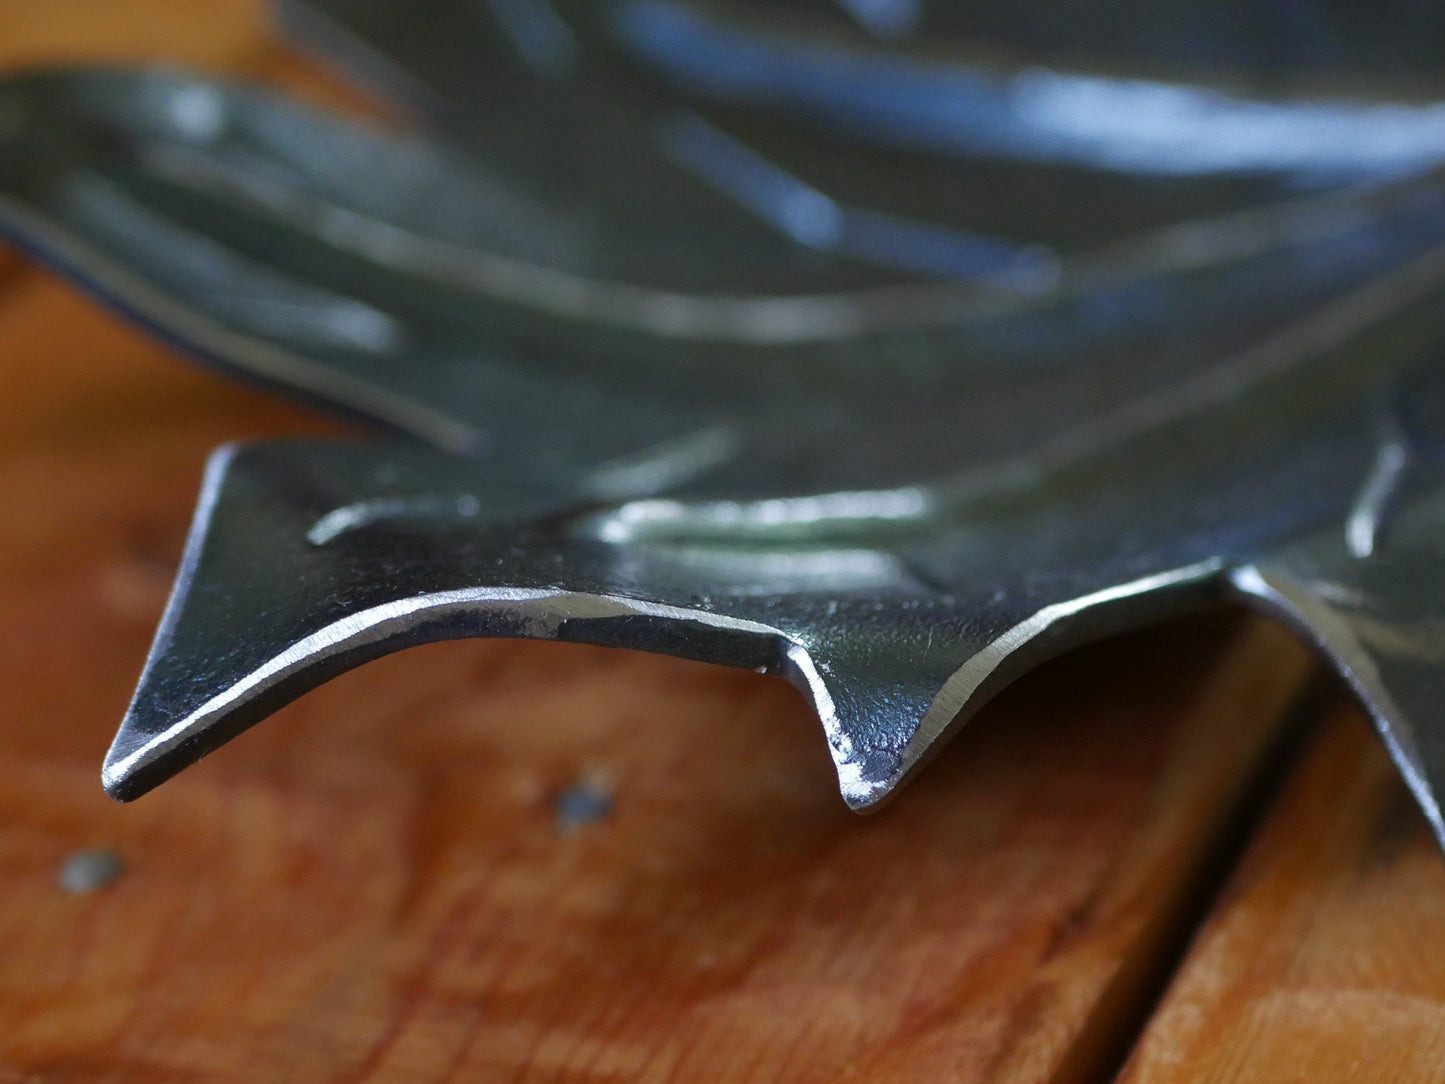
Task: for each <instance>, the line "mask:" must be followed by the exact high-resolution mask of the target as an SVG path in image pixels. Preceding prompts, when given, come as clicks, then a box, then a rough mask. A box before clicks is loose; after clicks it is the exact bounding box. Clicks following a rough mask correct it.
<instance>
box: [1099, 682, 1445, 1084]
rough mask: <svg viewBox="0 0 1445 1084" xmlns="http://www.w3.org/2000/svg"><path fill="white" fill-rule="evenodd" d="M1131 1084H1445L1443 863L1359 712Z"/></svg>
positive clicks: (1340, 723)
mask: <svg viewBox="0 0 1445 1084" xmlns="http://www.w3.org/2000/svg"><path fill="white" fill-rule="evenodd" d="M1124 1080H1125V1081H1127V1082H1128V1084H1144V1082H1148V1084H1167V1082H1171V1081H1190V1082H1209V1084H1215V1082H1217V1084H1224V1082H1230V1084H1246V1082H1256V1081H1258V1082H1261V1084H1262V1082H1265V1081H1270V1082H1275V1081H1346V1080H1348V1081H1361V1082H1364V1081H1368V1082H1378V1084H1384V1082H1387V1081H1388V1082H1392V1084H1394V1082H1398V1084H1404V1082H1407V1081H1408V1082H1418V1081H1434V1080H1445V863H1442V862H1441V859H1440V852H1439V849H1438V848H1437V847H1436V845H1435V843H1434V840H1433V839H1432V838H1431V836H1430V833H1429V829H1428V827H1427V825H1426V824H1425V819H1424V817H1423V816H1422V815H1421V814H1420V812H1419V810H1418V809H1417V808H1416V806H1415V804H1414V802H1413V801H1412V800H1411V798H1410V795H1409V793H1408V792H1407V791H1406V789H1405V786H1404V784H1403V783H1402V782H1401V780H1400V778H1399V776H1398V775H1397V774H1396V772H1395V770H1394V768H1393V767H1391V766H1390V764H1389V762H1388V760H1387V759H1386V756H1385V753H1384V750H1383V748H1382V747H1381V745H1380V742H1379V740H1378V739H1377V738H1376V737H1375V736H1374V735H1373V734H1372V733H1371V732H1370V730H1369V727H1368V726H1367V724H1366V723H1365V721H1364V719H1363V718H1361V717H1360V716H1359V714H1358V713H1357V712H1356V711H1354V710H1353V709H1347V708H1344V707H1341V708H1339V709H1337V710H1336V711H1335V712H1334V713H1333V714H1332V716H1331V718H1330V721H1329V725H1328V727H1327V728H1326V729H1325V730H1324V732H1323V733H1322V734H1321V736H1320V738H1319V740H1318V742H1317V744H1316V745H1315V747H1314V749H1313V750H1312V752H1311V755H1310V756H1309V758H1308V760H1307V761H1306V762H1305V763H1304V764H1303V765H1302V766H1301V768H1300V769H1299V770H1298V771H1297V772H1296V773H1295V775H1294V777H1293V778H1292V780H1291V781H1290V783H1289V785H1288V787H1287V788H1286V790H1285V792H1284V794H1283V795H1282V797H1281V798H1280V800H1279V803H1278V805H1277V807H1276V808H1275V809H1274V811H1273V812H1272V814H1271V816H1270V818H1269V820H1268V822H1267V823H1266V825H1265V826H1264V829H1263V831H1262V832H1261V833H1260V834H1259V836H1258V837H1257V839H1256V840H1255V842H1254V844H1253V846H1252V848H1251V850H1250V852H1249V854H1248V856H1247V858H1246V860H1245V862H1244V864H1243V866H1242V867H1241V869H1240V870H1239V872H1238V874H1237V875H1236V876H1235V878H1234V879H1233V881H1232V883H1231V884H1230V886H1229V889H1228V891H1227V894H1226V895H1225V897H1224V899H1223V900H1222V901H1221V903H1220V906H1219V908H1218V910H1217V912H1216V913H1215V915H1214V917H1213V918H1212V919H1211V921H1210V922H1209V923H1208V925H1207V926H1206V927H1205V929H1204V930H1203V932H1202V933H1201V935H1200V938H1199V941H1198V944H1197V946H1196V947H1195V949H1194V950H1193V951H1192V953H1191V954H1190V956H1189V957H1188V959H1187V961H1186V963H1185V966H1184V968H1183V970H1182V971H1181V973H1180V974H1179V976H1178V978H1177V980H1176V981H1175V983H1174V984H1173V986H1172V988H1171V990H1170V991H1169V994H1168V996H1167V998H1166V999H1165V1001H1164V1003H1163V1006H1162V1010H1161V1012H1160V1013H1159V1015H1158V1016H1157V1017H1155V1019H1154V1020H1153V1021H1152V1023H1151V1024H1150V1026H1149V1028H1148V1030H1147V1032H1146V1033H1145V1035H1144V1038H1143V1041H1142V1042H1141V1044H1140V1047H1139V1049H1138V1051H1137V1052H1136V1054H1135V1056H1134V1058H1133V1059H1132V1063H1131V1065H1130V1066H1129V1070H1128V1072H1127V1073H1126V1074H1125V1076H1124Z"/></svg>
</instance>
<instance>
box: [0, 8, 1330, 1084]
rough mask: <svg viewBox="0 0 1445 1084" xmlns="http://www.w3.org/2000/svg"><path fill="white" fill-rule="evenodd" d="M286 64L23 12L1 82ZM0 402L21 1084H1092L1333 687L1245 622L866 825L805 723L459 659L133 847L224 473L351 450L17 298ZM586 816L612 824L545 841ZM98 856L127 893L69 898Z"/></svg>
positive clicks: (1123, 674)
mask: <svg viewBox="0 0 1445 1084" xmlns="http://www.w3.org/2000/svg"><path fill="white" fill-rule="evenodd" d="M17 11H21V12H22V15H17V14H16V12H17ZM77 11H79V12H81V13H82V15H76V14H75V12H77ZM7 20H8V22H7ZM22 24H23V25H22ZM82 24H84V25H82ZM7 34H8V35H9V36H7ZM261 35H262V31H261V28H260V27H259V25H258V24H257V22H256V13H255V12H254V11H252V10H251V9H249V8H244V7H241V6H239V5H230V4H218V5H206V6H202V5H199V4H197V5H190V4H186V5H181V4H177V3H170V4H165V3H162V2H161V0H146V2H145V3H144V4H136V5H128V6H121V5H100V4H98V3H88V4H85V5H79V6H77V5H74V4H71V5H66V4H60V3H56V4H50V5H39V4H27V5H22V6H21V7H20V8H16V7H14V6H12V7H9V8H3V9H0V59H6V60H11V59H28V58H32V57H36V56H40V55H42V54H44V55H61V54H64V55H67V56H73V55H95V54H96V53H97V52H98V51H104V50H110V54H109V55H137V56H138V55H159V54H161V53H165V54H166V55H169V56H172V57H179V58H184V59H190V60H195V61H197V62H200V63H205V64H211V65H214V66H231V67H236V66H245V67H247V68H248V69H249V70H252V71H256V72H261V73H263V74H266V75H268V76H269V77H271V78H275V79H278V80H297V79H300V78H301V77H300V75H299V73H298V69H297V68H296V67H295V62H294V61H292V60H288V59H284V58H282V57H281V56H280V54H278V53H274V52H269V51H267V50H266V49H263V48H261V47H259V46H256V45H254V44H253V43H254V42H256V41H258V40H259V39H260V37H261ZM17 43H18V44H17ZM47 50H48V52H47ZM306 82H307V83H308V85H309V88H310V89H308V91H307V92H308V93H310V94H313V95H315V96H319V97H322V98H325V99H328V100H332V99H333V97H334V94H335V92H334V91H333V90H331V89H328V88H327V85H326V84H325V83H324V81H322V82H314V81H312V80H310V79H309V77H307V79H306ZM346 99H347V96H346V95H344V94H343V95H342V96H341V99H337V100H346ZM0 371H4V372H5V373H6V376H7V386H6V387H7V391H6V395H5V396H4V397H3V398H0V508H3V509H4V510H5V517H4V519H3V520H0V601H3V605H0V689H3V690H4V693H5V696H4V700H3V709H0V878H3V882H4V884H5V885H6V891H5V892H4V893H0V1079H4V1078H5V1077H6V1076H7V1074H8V1076H10V1077H13V1078H17V1079H30V1078H35V1077H38V1078H42V1079H94V1078H97V1077H100V1078H104V1079H107V1080H135V1081H153V1080H171V1079H193V1078H194V1079H206V1080H214V1079H219V1080H238V1081H240V1080H245V1081H254V1080H279V1079H296V1080H308V1081H309V1080H317V1079H333V1080H411V1079H438V1078H446V1077H452V1078H457V1079H497V1078H508V1077H519V1078H527V1079H552V1078H555V1077H557V1076H565V1077H567V1078H570V1079H598V1080H602V1079H618V1080H631V1079H659V1080H660V1079H675V1080H689V1081H690V1080H699V1079H718V1078H723V1077H748V1078H752V1079H765V1080H766V1079H787V1080H834V1079H838V1078H840V1077H846V1076H849V1075H852V1076H854V1077H855V1078H857V1079H867V1080H875V1079H878V1080H884V1079H892V1080H909V1081H915V1080H931V1079H958V1080H1016V1081H1022V1080H1035V1081H1040V1080H1055V1081H1069V1080H1086V1079H1090V1078H1091V1077H1094V1076H1097V1074H1098V1072H1099V1070H1100V1069H1101V1067H1103V1066H1106V1065H1107V1064H1108V1059H1109V1054H1110V1051H1111V1050H1112V1049H1113V1047H1114V1046H1115V1045H1116V1044H1117V1043H1118V1042H1119V1041H1120V1040H1121V1039H1127V1037H1128V1035H1129V1031H1130V1029H1131V1028H1132V1027H1133V1026H1134V1023H1135V1013H1137V1012H1138V1011H1139V1009H1140V1006H1141V999H1142V998H1143V997H1144V996H1145V995H1146V994H1147V992H1148V990H1149V980H1150V978H1151V975H1152V973H1153V971H1154V969H1155V968H1156V967H1157V966H1158V962H1159V960H1160V950H1161V948H1162V947H1163V946H1165V945H1167V944H1168V943H1169V942H1170V940H1171V939H1172V938H1173V937H1174V936H1176V935H1177V933H1178V931H1179V926H1180V923H1181V922H1183V921H1185V920H1186V919H1187V916H1188V914H1189V904H1190V902H1191V900H1192V899H1193V898H1194V897H1195V896H1196V895H1197V893H1198V891H1199V888H1200V883H1201V877H1202V875H1203V873H1204V871H1206V870H1207V869H1208V866H1209V862H1210V856H1211V855H1212V854H1213V853H1214V851H1215V849H1216V844H1217V841H1218V836H1219V826H1220V824H1221V823H1222V822H1224V821H1225V820H1226V819H1227V817H1228V816H1229V814H1230V812H1231V811H1232V810H1233V809H1234V808H1236V807H1237V805H1238V804H1239V800H1240V795H1241V794H1242V793H1243V791H1244V790H1245V788H1246V786H1247V783H1248V780H1249V779H1250V778H1251V776H1252V775H1253V774H1254V773H1255V772H1256V770H1257V769H1258V766H1259V765H1260V763H1261V761H1262V759H1263V756H1264V752H1265V750H1266V749H1267V747H1268V746H1269V744H1270V741H1271V739H1272V737H1273V736H1274V735H1275V734H1276V733H1277V732H1278V730H1279V726H1280V721H1281V720H1282V719H1283V718H1284V716H1285V714H1286V711H1287V708H1288V705H1289V704H1290V703H1291V702H1292V700H1293V697H1294V695H1295V693H1296V691H1297V689H1298V688H1299V686H1300V684H1301V682H1302V681H1303V680H1304V678H1305V676H1306V674H1307V673H1308V666H1307V664H1306V662H1305V661H1304V659H1303V657H1302V654H1301V653H1300V651H1299V650H1298V649H1297V648H1296V647H1295V646H1294V645H1293V644H1292V643H1291V642H1290V641H1288V639H1287V638H1286V637H1284V636H1283V634H1281V633H1280V632H1278V631H1277V630H1275V629H1272V628H1270V627H1268V626H1264V625H1262V624H1258V623H1253V622H1235V623H1230V622H1223V623H1220V622H1213V623H1210V622H1205V623H1195V624H1187V625H1181V626H1176V627H1174V628H1172V629H1170V630H1166V631H1164V632H1160V633H1151V634H1148V635H1146V636H1142V637H1136V638H1134V639H1132V640H1130V641H1127V642H1122V643H1118V644H1114V645H1110V646H1107V647H1104V648H1101V649H1097V650H1093V651H1090V652H1085V653H1080V654H1078V655H1076V656H1073V657H1071V658H1070V659H1067V660H1064V661H1062V662H1060V663H1059V664H1056V665H1054V666H1053V667H1050V668H1048V669H1047V670H1045V671H1044V672H1042V673H1041V674H1039V675H1037V676H1036V677H1035V678H1033V679H1031V680H1029V681H1028V682H1026V683H1025V684H1024V685H1023V686H1022V687H1021V688H1019V689H1018V690H1016V691H1014V692H1012V693H1010V694H1008V695H1006V696H1005V698H1004V699H1003V700H1002V701H1001V702H1000V703H998V704H997V705H995V706H994V707H993V708H991V709H990V710H989V711H987V712H986V713H985V715H984V716H983V717H982V718H981V719H980V720H979V721H978V722H977V723H976V724H975V725H974V726H973V727H971V728H970V729H969V731H968V732H967V733H966V734H965V735H963V737H962V738H961V739H960V741H959V742H958V743H957V744H956V745H955V746H954V747H953V748H952V749H951V750H949V751H948V752H946V753H945V754H944V755H943V756H942V757H941V758H940V759H939V760H938V761H937V762H936V763H935V764H934V765H933V766H931V768H930V769H929V771H928V772H927V773H926V774H925V775H924V777H923V778H922V779H921V780H920V782H919V783H918V784H917V785H916V786H915V787H914V788H913V789H912V790H911V791H910V792H909V793H907V794H905V795H904V796H903V797H902V798H901V799H900V800H899V801H898V802H897V803H896V804H895V805H894V806H893V807H891V808H890V809H889V810H887V811H885V812H883V813H881V814H879V815H878V816H876V817H873V818H869V819H859V818H856V817H853V816H851V815H850V814H847V813H846V812H845V811H844V809H843V808H842V804H841V802H840V801H839V799H838V797H837V795H836V792H835V788H834V784H833V781H832V779H831V770H830V768H829V766H828V759H827V756H826V753H825V749H824V743H823V740H822V736H821V733H820V732H819V729H818V727H817V724H816V722H815V721H814V720H812V719H811V718H810V716H809V715H808V712H807V711H806V709H805V708H804V705H803V703H802V701H801V698H799V697H798V696H797V695H796V694H795V693H794V692H793V691H792V690H791V689H789V688H787V687H786V686H785V685H783V684H782V683H780V682H777V681H774V680H769V679H764V678H761V677H758V676H757V675H752V674H739V673H731V672H727V671H723V670H719V669H712V668H708V667H702V666H698V665H694V664H688V663H683V662H679V661H676V660H668V659H658V658H652V657H647V656H642V655H636V654H630V653H623V652H608V651H604V650H600V649H587V648H582V647H578V646H575V645H571V646H564V645H541V644H521V643H505V642H490V643H461V644H447V645H435V646H432V647H428V648H424V649H419V650H416V651H413V652H409V653H406V654H404V655H402V656H398V657H395V658H391V659H386V660H383V661H381V662H379V663H376V664H373V665H371V666H369V667H366V668H364V669H362V670H361V671H358V672H357V673H354V674H351V675H348V676H347V677H345V678H343V679H341V680H339V681H337V682H335V683H333V684H331V685H329V686H327V687H325V688H323V689H321V690H318V691H317V692H316V693H313V694H312V695H310V696H309V697H307V698H306V699H304V700H303V701H302V702H300V703H299V704H297V705H295V706H293V707H292V708H290V709H288V710H287V711H284V712H282V713H281V714H280V715H279V716H278V717H277V718H275V719H273V720H271V721H269V722H268V723H266V724H265V725H264V726H262V727H260V728H258V729H257V730H255V731H254V732H252V733H251V734H248V735H246V736H245V737H244V738H242V739H240V740H238V741H237V742H235V743H233V744H232V745H230V746H228V747H226V748H225V749H224V750H222V751H220V752H218V753H217V754H216V755H215V756H213V757H212V758H210V759H208V760H207V761H206V762H204V763H203V764H201V765H199V766H197V767H196V768H195V769H193V770H191V771H188V772H187V773H185V774H184V775H182V776H181V777H179V778H178V779H176V780H175V781H173V782H172V783H170V784H167V785H166V786H165V787H164V788H162V789H161V790H159V791H158V792H156V793H155V794H153V795H151V796H148V797H147V798H145V799H143V800H142V801H141V802H139V803H137V804H136V805H134V806H130V807H121V806H117V805H115V804H113V803H111V802H110V801H109V800H107V799H106V798H104V797H103V795H102V794H101V792H100V789H99V782H98V765H99V762H100V757H101V754H102V752H103V751H104V748H105V744H106V742H107V740H108V738H109V735H110V733H111V731H112V729H113V727H114V724H115V722H116V720H117V719H118V718H119V715H120V713H121V711H122V710H123V708H124V705H125V701H126V698H127V695H128V693H129V689H130V686H131V683H132V681H133V679H134V677H135V674H136V673H137V671H138V669H139V666H140V663H141V660H142V658H143V656H144V652H145V649H146V645H147V642H148V640H149V637H150V634H151V631H152V629H153V627H154V623H155V620H156V618H157V616H158V614H159V611H160V608H161V606H162V604H163V601H164V596H165V591H166V587H167V584H168V582H169V577H170V575H171V572H172V570H173V567H174V563H175V560H176V557H177V554H178V551H179V546H180V542H181V538H182V537H183V534H184V530H185V525H186V522H187V519H188V516H189V510H190V505H191V501H192V499H193V497H194V491H195V485H196V482H197V480H198V479H199V475H200V470H201V464H202V462H203V458H204V456H205V454H206V452H207V451H208V450H209V448H211V447H212V446H213V445H215V444H217V443H220V442H221V441H223V440H227V439H232V438H236V437H244V436H257V435H265V434H273V433H283V432H297V431H325V430H327V429H328V427H327V425H326V424H325V423H322V422H321V421H319V420H318V419H317V418H315V417H314V416H313V415H310V414H308V413H305V412H303V411H301V410H299V409H292V408H288V407H285V406H282V405H280V404H278V403H277V402H275V401H273V400H271V399H268V398H266V397H263V396H261V395H259V394H256V393H253V392H249V391H246V390H243V389H240V388H237V387H234V386H232V385H229V384H226V383H224V382H223V381H221V380H219V379H217V378H213V377H211V376H208V375H206V374H204V373H202V372H200V371H197V370H195V369H193V368H191V367H189V366H188V365H185V364H183V363H181V362H180V361H179V360H178V359H176V358H175V357H173V356H172V355H171V354H170V353H169V352H168V351H167V350H165V349H163V348H161V347H159V346H157V345H155V344H153V343H152V342H150V341H148V340H146V339H144V338H142V337H141V336H140V335H139V334H137V333H136V332H134V331H132V330H129V329H127V328H125V327H123V326H121V325H120V324H119V323H117V322H116V321H114V320H113V319H112V318H110V317H108V316H106V315H104V314H103V313H101V312H100V311H99V310H98V309H96V308H95V307H94V306H93V305H91V304H90V303H89V302H87V301H85V300H83V299H81V298H80V297H78V296H77V295H76V294H75V293H73V292H72V291H71V290H70V289H69V287H67V286H65V285H64V284H62V283H60V282H58V281H56V280H54V279H52V278H50V277H48V276H45V275H42V274H39V273H35V272H29V273H26V274H25V275H24V276H22V277H19V278H12V279H11V280H10V283H9V287H8V289H6V290H4V292H3V293H0ZM334 428H335V427H331V430H332V431H334ZM581 778H601V779H604V780H606V782H607V786H608V787H609V788H610V789H611V791H612V794H613V801H614V807H613V811H612V813H611V814H610V815H609V816H607V817H605V818H604V819H602V820H600V821H597V822H596V823H590V824H586V825H582V826H579V827H576V828H574V829H572V830H569V831H563V830H561V828H560V827H559V823H558V820H557V817H556V815H555V812H554V808H553V799H554V797H555V796H556V794H557V793H558V792H559V791H560V790H562V789H564V788H566V787H568V786H569V785H571V784H572V783H574V782H576V781H577V780H578V779H581ZM97 845H104V846H109V847H112V848H114V849H115V850H116V852H117V853H118V854H120V855H121V856H122V857H123V858H124V860H125V862H126V871H125V873H124V874H123V875H122V876H121V877H120V879H119V880H117V881H116V882H115V883H114V884H112V885H110V886H108V887H105V888H103V889H101V890H99V891H97V892H96V893H94V894H90V895H79V896H77V895H71V894H68V893H67V892H66V891H65V890H64V889H63V888H62V887H61V886H60V884H59V882H58V879H57V871H58V869H59V867H60V865H61V863H62V862H63V861H64V859H65V858H66V856H67V855H69V854H71V853H73V852H75V851H76V850H77V849H80V848H84V847H90V846H97Z"/></svg>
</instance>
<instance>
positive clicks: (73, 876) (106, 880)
mask: <svg viewBox="0 0 1445 1084" xmlns="http://www.w3.org/2000/svg"><path fill="white" fill-rule="evenodd" d="M124 871H125V863H124V862H123V861H122V860H121V857H120V855H118V854H116V853H115V851H112V850H109V849H107V848H104V847H97V848H94V849H92V850H84V851H76V852H75V853H74V854H72V855H71V856H70V857H69V858H67V859H66V860H65V862H64V864H63V865H62V866H61V867H60V887H61V888H63V889H65V891H67V892H69V893H71V894H72V895H76V896H79V895H84V894H85V893H87V892H95V891H97V890H99V889H102V888H104V887H105V886H106V885H108V884H110V883H111V882H112V881H114V880H115V879H116V878H117V877H119V876H120V875H121V874H122V873H123V872H124Z"/></svg>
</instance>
